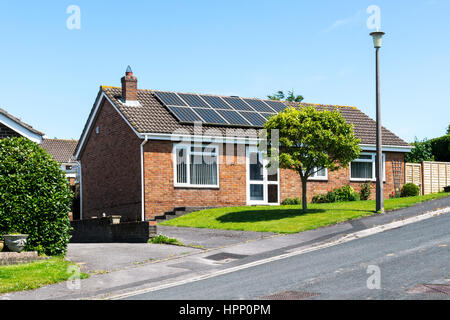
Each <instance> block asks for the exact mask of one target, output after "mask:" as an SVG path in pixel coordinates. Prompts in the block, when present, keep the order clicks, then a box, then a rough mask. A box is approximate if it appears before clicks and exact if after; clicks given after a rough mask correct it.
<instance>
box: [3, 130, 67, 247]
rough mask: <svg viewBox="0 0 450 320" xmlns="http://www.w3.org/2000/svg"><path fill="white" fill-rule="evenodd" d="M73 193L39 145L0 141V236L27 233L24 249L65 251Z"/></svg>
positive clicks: (8, 139) (14, 140) (20, 140)
mask: <svg viewBox="0 0 450 320" xmlns="http://www.w3.org/2000/svg"><path fill="white" fill-rule="evenodd" d="M72 196H73V195H72V192H71V191H70V187H69V183H68V181H67V179H66V176H65V174H64V172H63V171H62V170H61V169H60V166H59V165H58V163H57V162H56V161H54V160H53V158H52V157H51V155H49V154H48V153H47V152H46V151H45V150H44V149H43V148H41V147H40V146H39V145H38V144H36V143H34V142H31V141H30V140H28V139H25V138H22V137H20V138H7V139H1V140H0V235H4V234H7V233H11V232H19V233H24V234H28V239H27V246H26V248H25V249H26V250H36V251H38V252H39V253H45V254H48V255H63V254H65V252H66V248H67V244H68V242H69V239H70V230H71V226H70V219H69V211H70V206H71V203H72Z"/></svg>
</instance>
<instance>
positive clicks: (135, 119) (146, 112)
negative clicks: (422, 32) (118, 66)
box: [76, 86, 410, 153]
mask: <svg viewBox="0 0 450 320" xmlns="http://www.w3.org/2000/svg"><path fill="white" fill-rule="evenodd" d="M103 94H104V95H106V97H107V98H108V100H109V101H110V102H111V103H112V104H113V105H114V106H115V107H116V109H117V110H118V111H119V112H120V113H121V114H122V116H123V117H124V118H125V120H126V121H127V122H128V123H129V125H130V126H131V127H132V128H133V129H134V131H135V132H136V133H138V134H150V133H158V134H173V133H176V134H183V133H186V134H194V125H193V124H187V123H180V122H179V121H178V120H177V119H176V118H175V116H174V115H173V114H172V113H171V112H170V111H169V110H168V109H167V107H166V106H164V104H163V103H161V102H160V101H159V100H158V99H157V98H156V96H155V94H154V91H153V90H146V89H138V92H137V99H138V102H139V105H138V106H136V105H132V106H130V105H126V104H124V103H123V100H122V89H121V88H120V87H110V86H101V87H100V92H99V94H98V96H97V99H96V102H95V103H94V107H93V108H92V110H91V114H90V116H89V119H93V118H94V117H95V116H96V114H95V112H96V110H95V106H96V105H97V103H100V102H101V101H99V99H100V98H101V97H102V95H103ZM284 104H285V105H287V106H294V107H302V106H314V107H316V108H317V109H320V110H323V109H327V110H338V111H339V112H341V114H342V116H343V117H344V118H345V120H346V121H347V122H348V123H351V124H353V126H354V132H355V135H356V137H357V138H359V139H361V144H363V145H375V143H376V141H375V133H376V123H375V121H374V120H373V119H371V118H369V117H368V116H367V115H366V114H365V113H363V112H362V111H360V110H359V109H357V108H356V107H349V106H337V105H321V104H311V103H292V102H284ZM89 125H90V121H89V120H88V121H87V122H86V125H85V127H84V129H83V133H82V135H81V137H82V138H81V139H80V145H79V146H78V147H77V151H76V152H77V153H79V149H81V148H82V144H83V137H84V136H85V134H87V131H88V130H89ZM230 129H244V130H240V131H239V130H238V131H235V132H234V136H236V137H249V138H251V137H255V138H256V137H257V136H258V130H259V129H260V128H256V127H254V128H251V127H250V128H249V127H248V126H246V127H244V126H243V127H239V126H230V125H227V126H220V125H208V124H203V125H202V132H201V134H205V135H208V136H216V135H217V136H226V135H227V133H228V134H229V133H230V132H229V130H230ZM382 133H383V137H382V138H383V146H394V147H410V146H409V144H408V143H407V142H405V141H404V140H402V139H401V138H399V137H398V136H397V135H395V134H394V133H392V132H391V131H389V130H388V129H386V128H384V127H383V129H382ZM195 134H199V132H195Z"/></svg>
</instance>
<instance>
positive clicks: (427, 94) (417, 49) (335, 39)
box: [0, 0, 450, 141]
mask: <svg viewBox="0 0 450 320" xmlns="http://www.w3.org/2000/svg"><path fill="white" fill-rule="evenodd" d="M71 4H76V5H78V6H79V7H80V9H81V29H80V30H69V29H67V28H66V20H67V18H68V17H69V14H67V13H66V9H67V7H68V6H69V5H71ZM371 4H375V5H378V6H379V7H380V8H381V23H382V29H383V30H384V31H385V32H386V33H387V35H386V37H385V39H384V42H383V48H382V52H381V54H382V117H383V125H385V126H386V127H387V128H389V129H391V130H392V131H394V132H395V133H396V134H398V135H399V136H400V137H402V138H403V139H405V140H407V141H412V140H413V139H414V136H417V137H419V138H425V137H428V138H431V137H436V136H441V135H443V134H444V132H445V130H446V127H447V125H448V124H449V123H450V116H449V115H450V111H449V110H450V81H449V80H450V79H449V71H450V19H449V15H450V1H448V0H417V1H397V0H396V1H374V0H371V1H335V0H329V1H288V0H286V1H283V0H279V1H263V0H258V1H245V0H239V1H231V0H228V1H213V0H203V1H197V0H189V1H187V0H185V1H170V0H164V1H162V0H161V1H143V0H142V1H138V0H130V1H111V0H110V1H106V0H102V1H92V0H91V1H81V0H71V1H6V0H3V1H1V3H0V30H1V31H0V39H1V43H2V47H1V48H2V50H0V60H1V61H2V63H1V66H2V77H1V78H0V88H1V99H0V106H1V107H3V108H4V109H6V110H7V111H8V112H10V113H12V114H13V115H15V116H18V117H20V118H21V119H22V120H24V121H25V122H27V123H29V124H31V125H32V126H34V127H35V128H37V129H39V130H41V131H43V132H45V133H46V134H47V136H48V137H51V138H53V137H58V138H74V139H78V138H79V136H80V134H81V130H82V129H83V126H84V123H85V121H86V119H87V116H88V114H89V111H90V109H91V107H92V104H93V102H94V99H95V97H96V94H97V92H98V88H99V86H100V85H113V86H119V85H120V77H122V75H123V73H124V71H125V68H126V66H127V65H128V64H130V65H131V66H132V68H133V71H134V74H135V75H136V76H137V77H138V79H139V82H138V86H139V87H140V88H145V89H162V90H173V91H186V92H199V93H216V94H224V95H227V94H233V95H239V96H245V97H265V96H266V95H267V94H269V93H272V92H275V91H277V90H279V89H283V90H285V91H287V90H290V89H292V88H293V89H294V90H295V92H296V93H297V94H302V95H303V96H304V97H305V101H306V102H315V103H324V104H341V105H353V106H357V107H358V108H359V109H361V110H362V111H364V112H366V113H367V114H368V115H369V116H371V117H374V114H375V103H374V49H373V46H372V41H371V39H370V37H369V30H368V29H367V27H366V20H367V18H368V16H369V15H368V14H367V13H366V8H367V7H368V6H369V5H371Z"/></svg>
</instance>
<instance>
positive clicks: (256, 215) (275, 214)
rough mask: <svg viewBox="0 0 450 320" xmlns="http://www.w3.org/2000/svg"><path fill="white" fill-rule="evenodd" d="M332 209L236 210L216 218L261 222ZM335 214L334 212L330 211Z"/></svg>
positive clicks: (222, 220) (220, 220)
mask: <svg viewBox="0 0 450 320" xmlns="http://www.w3.org/2000/svg"><path fill="white" fill-rule="evenodd" d="M326 211H330V210H324V209H308V211H307V212H306V213H303V212H302V209H284V210H280V209H273V210H260V211H257V210H249V211H236V212H230V213H227V214H224V215H222V216H220V217H217V218H216V220H217V221H219V222H222V223H227V222H261V221H272V220H281V219H285V218H294V217H299V216H304V215H310V214H317V213H324V212H326ZM337 211H339V213H343V212H344V211H361V212H368V211H367V210H362V209H339V210H337ZM330 214H333V212H330Z"/></svg>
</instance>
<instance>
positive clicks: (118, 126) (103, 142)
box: [81, 100, 141, 221]
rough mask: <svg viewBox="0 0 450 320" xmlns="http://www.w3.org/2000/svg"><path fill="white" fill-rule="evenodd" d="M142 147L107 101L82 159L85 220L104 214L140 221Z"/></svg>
mask: <svg viewBox="0 0 450 320" xmlns="http://www.w3.org/2000/svg"><path fill="white" fill-rule="evenodd" d="M97 126H98V127H99V130H100V131H99V134H97V133H96V130H95V128H96V127H97ZM140 143H141V140H140V139H139V138H138V137H137V136H136V134H135V133H134V132H133V131H132V130H131V128H130V127H129V126H128V124H127V123H126V122H125V121H124V120H123V118H122V117H121V116H120V115H119V113H118V112H117V111H116V110H115V109H114V108H113V107H112V106H111V105H110V103H109V102H108V101H106V100H105V101H104V102H103V105H102V107H101V109H100V111H99V113H98V116H97V118H96V120H95V121H94V124H93V125H92V129H91V132H90V133H89V134H88V137H87V141H86V144H85V148H84V150H83V152H82V155H81V168H82V171H81V172H82V183H83V186H82V192H83V206H82V210H83V219H85V218H90V217H92V216H97V217H101V216H102V214H103V213H106V215H107V216H109V215H121V216H122V221H133V220H140V219H141V165H140Z"/></svg>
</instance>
